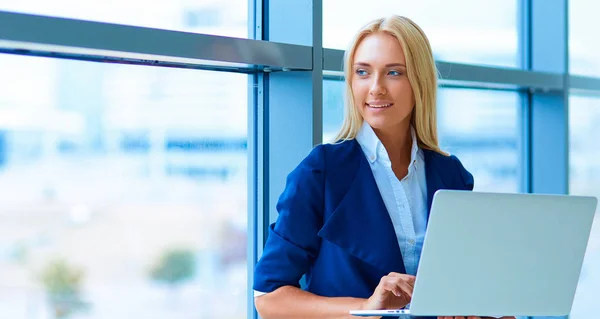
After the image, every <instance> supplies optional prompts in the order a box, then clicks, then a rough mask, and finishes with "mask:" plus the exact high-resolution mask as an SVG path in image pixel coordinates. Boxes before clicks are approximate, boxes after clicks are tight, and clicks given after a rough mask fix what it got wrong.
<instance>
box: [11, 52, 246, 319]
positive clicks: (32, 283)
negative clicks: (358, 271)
mask: <svg viewBox="0 0 600 319" xmlns="http://www.w3.org/2000/svg"><path fill="white" fill-rule="evenodd" d="M0 69H1V70H3V74H10V75H11V76H4V77H2V78H0V87H1V88H2V90H1V91H0V219H1V220H2V222H1V223H0V314H2V315H1V316H2V317H4V318H16V319H18V318H23V319H24V318H54V317H56V318H62V317H60V316H58V315H60V314H65V313H70V314H75V316H73V318H114V319H118V318H132V317H135V318H228V319H229V318H245V317H246V313H247V312H246V310H247V308H246V291H247V259H246V247H247V246H246V242H247V204H246V203H247V181H246V180H247V175H246V174H247V169H246V166H247V132H246V129H247V128H246V126H247V124H246V123H247V103H248V102H247V94H246V92H247V76H246V75H241V74H227V73H216V72H207V71H198V70H185V69H169V68H152V67H144V66H131V65H111V64H101V63H91V62H79V61H69V60H55V59H45V58H35V57H21V56H11V55H0Z"/></svg>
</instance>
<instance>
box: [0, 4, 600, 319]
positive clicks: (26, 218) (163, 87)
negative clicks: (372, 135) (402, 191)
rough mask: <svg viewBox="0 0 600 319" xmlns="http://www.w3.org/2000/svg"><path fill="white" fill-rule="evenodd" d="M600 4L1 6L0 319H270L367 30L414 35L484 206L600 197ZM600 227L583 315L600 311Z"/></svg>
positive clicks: (450, 134) (445, 138)
mask: <svg viewBox="0 0 600 319" xmlns="http://www.w3.org/2000/svg"><path fill="white" fill-rule="evenodd" d="M599 9H600V3H598V2H596V1H593V0H486V1H481V0H453V1H446V0H422V1H392V0H372V1H368V2H364V1H358V0H294V1H288V0H172V1H160V2H156V3H155V2H152V3H148V2H145V1H140V0H129V1H75V0H53V1H41V0H21V1H12V0H0V74H1V75H2V76H1V77H0V318H11V319H13V318H14V319H38V318H70V319H71V318H73V319H74V318H77V319H83V318H86V319H88V318H90V319H91V318H94V319H96V318H113V319H119V318H157V319H158V318H211V319H218V318H228V319H232V318H236V319H242V318H258V315H257V313H256V311H255V309H254V307H253V297H252V285H251V283H252V276H253V273H252V269H253V266H254V265H255V263H256V261H257V260H258V258H260V255H261V251H262V247H263V245H264V241H265V238H266V231H267V228H268V225H269V224H270V223H272V222H273V221H275V219H276V217H277V211H276V209H275V204H276V201H277V199H278V196H279V194H280V193H281V192H282V190H283V187H284V185H285V178H286V176H287V174H288V173H289V172H290V171H291V170H292V169H293V168H294V167H295V166H296V165H297V164H298V163H299V162H300V160H301V159H302V158H304V157H305V156H306V155H307V154H308V152H309V151H310V150H311V149H312V147H313V146H315V145H317V144H320V143H327V142H330V141H331V140H332V139H333V138H334V136H335V134H336V133H337V130H338V129H339V127H340V125H341V122H342V116H343V107H344V97H343V91H344V82H343V72H342V67H343V55H344V49H345V47H346V45H347V44H348V42H349V41H350V39H351V37H352V35H353V33H354V32H355V31H356V30H358V28H359V27H360V26H362V25H363V24H364V23H366V22H367V21H369V20H371V19H374V18H378V17H382V16H386V15H389V14H400V15H404V16H407V17H409V18H411V19H413V20H414V21H415V22H417V24H419V25H420V26H421V27H422V28H423V30H424V31H425V33H426V34H427V36H428V37H429V40H430V42H431V44H432V48H433V52H434V55H435V59H436V63H437V67H438V69H439V73H440V81H439V90H438V105H437V112H438V134H439V138H440V143H441V146H442V149H444V150H446V151H448V152H450V153H451V154H455V155H457V156H458V157H459V158H460V159H461V161H462V162H463V164H464V166H465V167H466V168H467V169H468V170H469V171H470V172H471V173H472V174H473V175H474V178H475V191H483V192H504V193H545V194H570V195H591V196H597V197H600V160H599V158H600V142H599V140H600V125H598V123H600V41H597V33H598V30H600V20H599V19H598V18H597V16H596V12H597V11H598V10H599ZM598 269H600V225H598V222H596V223H595V224H594V227H593V229H592V235H591V238H590V241H589V244H588V249H587V251H586V257H585V261H584V265H583V268H582V273H581V277H580V280H579V284H578V288H577V293H576V297H575V301H574V304H573V309H572V312H571V315H570V316H569V317H570V318H571V319H584V318H596V317H597V316H598V313H600V303H599V302H598V295H599V294H600V271H598Z"/></svg>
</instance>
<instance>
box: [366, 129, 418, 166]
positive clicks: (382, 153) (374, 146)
mask: <svg viewBox="0 0 600 319" xmlns="http://www.w3.org/2000/svg"><path fill="white" fill-rule="evenodd" d="M410 136H411V139H412V147H411V151H410V165H409V166H408V167H409V170H410V169H411V167H412V166H413V165H414V164H415V163H416V161H417V156H418V152H419V144H418V143H417V134H416V132H415V129H414V128H413V127H412V125H411V126H410ZM356 141H357V142H358V144H360V146H361V147H362V149H363V151H364V152H365V154H366V155H367V159H368V160H369V162H370V163H374V162H375V161H377V158H378V157H381V159H382V160H383V161H384V162H389V161H390V159H389V156H388V153H387V151H386V150H385V147H383V144H382V143H381V141H380V140H379V138H378V137H377V135H376V134H375V131H373V128H372V127H371V125H369V123H367V121H363V124H362V127H361V128H360V130H359V131H358V134H357V135H356Z"/></svg>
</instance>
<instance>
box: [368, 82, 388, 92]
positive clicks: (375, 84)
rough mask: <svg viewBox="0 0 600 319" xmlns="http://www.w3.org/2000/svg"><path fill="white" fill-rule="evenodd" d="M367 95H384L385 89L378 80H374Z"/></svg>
mask: <svg viewBox="0 0 600 319" xmlns="http://www.w3.org/2000/svg"><path fill="white" fill-rule="evenodd" d="M369 93H370V94H371V95H374V96H377V95H384V94H385V93H386V89H385V87H384V86H383V84H382V83H381V81H380V80H379V79H374V80H373V83H372V84H371V89H370V90H369Z"/></svg>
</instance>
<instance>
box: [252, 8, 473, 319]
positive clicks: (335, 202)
mask: <svg viewBox="0 0 600 319" xmlns="http://www.w3.org/2000/svg"><path fill="white" fill-rule="evenodd" d="M345 72H346V77H345V78H346V91H347V96H346V98H347V101H346V104H347V107H346V111H345V119H344V123H343V126H342V129H341V131H340V133H339V134H338V136H337V138H336V143H334V144H327V145H320V146H317V147H315V148H314V149H313V151H312V152H311V153H310V154H309V155H308V156H307V157H306V158H305V159H304V160H303V161H302V162H301V163H300V165H299V166H298V167H297V168H296V169H295V170H294V171H292V172H291V174H290V175H289V176H288V180H287V185H286V188H285V190H284V192H283V194H282V195H281V197H280V199H279V202H278V204H277V210H278V212H279V217H278V219H277V222H276V223H274V224H273V225H271V227H270V229H269V236H268V239H267V243H266V246H265V248H264V251H263V255H262V257H261V259H260V260H259V262H258V264H257V265H256V269H255V276H254V289H255V291H256V297H255V304H256V308H257V310H258V312H259V314H260V315H261V317H262V318H263V319H270V318H277V319H281V318H350V317H351V316H350V315H349V314H348V311H349V310H350V309H386V308H401V307H404V306H405V305H407V304H408V303H409V302H410V298H411V296H412V288H413V284H414V281H415V274H416V271H417V266H418V261H419V256H420V253H421V247H422V244H423V238H424V234H425V229H426V223H427V217H428V214H429V210H430V208H431V202H432V197H433V194H434V193H435V192H436V191H437V190H438V189H458V190H472V189H473V177H472V175H471V174H470V173H469V172H468V171H467V170H466V169H465V168H464V167H463V166H462V164H461V162H460V161H459V160H458V159H457V158H456V157H454V156H449V155H448V154H446V153H444V152H443V151H442V150H440V148H439V145H438V139H437V132H436V109H435V104H436V89H437V71H436V68H435V63H434V60H433V55H432V52H431V48H430V45H429V42H428V40H427V38H426V36H425V34H424V33H423V31H422V30H421V29H420V28H419V27H418V26H417V25H416V24H415V23H413V22H412V21H411V20H409V19H407V18H404V17H398V16H393V17H390V18H387V19H379V20H375V21H373V22H371V23H369V24H368V25H366V26H365V27H364V28H363V29H362V30H360V32H359V33H358V34H357V35H356V37H355V39H354V41H353V42H352V44H351V46H350V48H349V50H347V52H346V59H345ZM303 275H305V279H306V282H305V283H306V284H305V287H304V289H300V284H299V282H300V279H301V277H302V276H303Z"/></svg>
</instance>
